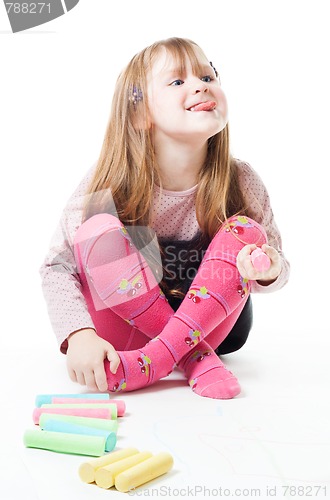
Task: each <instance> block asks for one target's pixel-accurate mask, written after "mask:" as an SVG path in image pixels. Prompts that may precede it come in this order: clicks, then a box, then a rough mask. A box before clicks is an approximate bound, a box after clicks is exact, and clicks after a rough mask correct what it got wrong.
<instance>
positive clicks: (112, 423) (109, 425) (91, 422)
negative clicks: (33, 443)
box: [39, 413, 118, 432]
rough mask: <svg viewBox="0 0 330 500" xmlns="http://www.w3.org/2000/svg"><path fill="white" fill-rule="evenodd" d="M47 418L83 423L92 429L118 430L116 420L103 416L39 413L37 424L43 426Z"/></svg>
mask: <svg viewBox="0 0 330 500" xmlns="http://www.w3.org/2000/svg"><path fill="white" fill-rule="evenodd" d="M48 420H58V421H61V422H69V423H71V424H77V425H84V426H87V427H93V428H94V429H104V430H106V431H110V432H117V431H118V420H107V419H105V418H90V417H76V416H74V415H59V414H58V413H43V414H42V415H40V419H39V426H40V428H41V429H44V428H45V424H46V422H47V421H48Z"/></svg>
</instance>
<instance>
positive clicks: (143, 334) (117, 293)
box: [74, 214, 174, 350]
mask: <svg viewBox="0 0 330 500" xmlns="http://www.w3.org/2000/svg"><path fill="white" fill-rule="evenodd" d="M74 251H75V259H76V263H77V266H78V271H79V273H80V277H81V282H82V287H83V291H84V295H85V298H86V302H87V304H88V309H89V312H90V313H91V316H92V319H93V321H94V324H95V326H96V329H97V332H98V334H100V336H102V337H103V338H105V337H107V338H106V340H108V341H109V342H111V343H112V344H113V345H114V347H115V348H116V349H117V348H118V347H117V346H118V344H119V345H121V346H122V345H123V342H122V341H120V340H119V339H122V338H123V337H124V338H125V342H126V339H127V342H126V347H125V348H123V347H122V349H123V350H127V349H134V348H137V347H141V346H143V345H145V344H146V343H147V342H148V340H149V339H150V338H152V337H154V336H155V335H157V334H158V333H160V332H161V331H162V329H163V328H164V326H165V325H166V323H167V322H168V320H169V319H170V317H171V316H172V315H173V312H174V311H173V310H172V308H171V307H170V305H169V304H168V302H167V300H166V298H165V296H164V294H163V293H162V291H161V289H160V287H159V285H158V281H157V279H156V278H155V276H154V274H153V272H152V271H151V269H150V267H149V266H148V264H147V262H146V261H145V259H144V258H143V256H142V254H141V253H140V252H139V251H138V250H137V249H136V247H135V246H134V245H133V243H132V241H131V238H130V237H129V235H128V233H127V231H126V229H125V227H124V226H123V225H122V223H121V222H120V221H119V220H118V219H117V218H116V217H114V216H112V215H109V214H98V215H95V216H93V217H91V218H90V219H88V220H87V221H86V222H84V223H83V224H82V225H81V226H80V228H79V229H78V231H77V233H76V237H75V241H74ZM110 329H111V331H112V332H113V335H112V336H111V337H115V338H111V339H109V338H108V337H109V336H108V334H107V331H109V330H110ZM116 330H117V331H116ZM135 337H136V338H135ZM137 344H138V345H137Z"/></svg>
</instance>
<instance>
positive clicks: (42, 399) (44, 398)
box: [35, 392, 110, 407]
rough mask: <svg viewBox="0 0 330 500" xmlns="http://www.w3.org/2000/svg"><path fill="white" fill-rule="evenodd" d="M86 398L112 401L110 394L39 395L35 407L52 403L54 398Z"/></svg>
mask: <svg viewBox="0 0 330 500" xmlns="http://www.w3.org/2000/svg"><path fill="white" fill-rule="evenodd" d="M55 397H56V398H84V399H102V400H103V399H110V394H109V393H99V392H97V393H95V394H38V395H37V396H36V400H35V406H36V407H39V406H41V405H43V404H48V403H52V399H53V398H55Z"/></svg>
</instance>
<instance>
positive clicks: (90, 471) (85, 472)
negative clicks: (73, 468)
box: [78, 448, 139, 483]
mask: <svg viewBox="0 0 330 500" xmlns="http://www.w3.org/2000/svg"><path fill="white" fill-rule="evenodd" d="M136 453H139V450H137V449H136V448H124V449H123V450H118V451H113V452H112V453H109V454H108V455H104V456H103V457H100V458H94V459H93V460H89V461H88V462H84V463H82V464H81V465H80V467H79V470H78V473H79V477H80V479H81V480H82V481H84V483H93V482H94V481H95V472H96V471H97V470H98V469H99V468H100V467H105V466H106V465H109V464H112V463H114V462H118V460H122V459H123V458H127V457H130V456H132V455H135V454H136Z"/></svg>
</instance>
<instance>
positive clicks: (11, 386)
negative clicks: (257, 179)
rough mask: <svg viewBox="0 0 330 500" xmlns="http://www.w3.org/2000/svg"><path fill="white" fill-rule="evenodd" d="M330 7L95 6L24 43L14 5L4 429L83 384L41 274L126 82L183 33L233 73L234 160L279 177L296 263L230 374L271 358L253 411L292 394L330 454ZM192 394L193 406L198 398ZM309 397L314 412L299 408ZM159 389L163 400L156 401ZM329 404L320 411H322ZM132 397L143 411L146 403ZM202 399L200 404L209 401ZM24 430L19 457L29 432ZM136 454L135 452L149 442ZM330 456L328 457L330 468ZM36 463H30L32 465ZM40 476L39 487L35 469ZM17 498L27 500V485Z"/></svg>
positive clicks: (3, 153) (6, 75)
mask: <svg viewBox="0 0 330 500" xmlns="http://www.w3.org/2000/svg"><path fill="white" fill-rule="evenodd" d="M327 4H328V2H326V1H318V0H316V1H314V2H304V1H299V2H298V1H286V2H284V1H276V2H275V1H261V0H249V1H238V0H236V1H235V0H234V1H233V0H231V1H229V0H227V1H226V0H209V1H208V2H201V1H200V0H199V1H196V0H189V1H188V0H186V1H184V0H182V1H181V2H178V1H173V0H166V2H155V1H148V0H140V1H139V2H137V1H131V0H123V1H121V2H112V1H110V0H80V2H79V4H78V5H77V6H76V7H75V8H74V9H73V10H72V11H70V12H69V13H67V14H66V15H64V16H62V17H60V18H58V19H56V20H54V21H52V22H50V23H47V24H45V25H43V26H39V27H37V28H35V29H32V30H28V31H26V32H21V33H16V34H12V33H11V30H10V26H9V22H8V19H7V17H6V12H5V7H4V5H3V4H2V3H1V4H0V57H1V78H0V133H1V135H0V137H1V139H0V140H1V147H0V165H1V170H0V175H1V184H0V185H1V194H0V202H1V250H0V251H1V264H2V265H1V289H2V295H1V297H2V298H1V304H2V308H1V310H2V315H1V316H2V317H1V328H2V335H1V345H2V350H1V358H0V359H1V368H0V369H1V380H0V383H1V384H2V385H3V388H2V391H3V394H6V395H7V398H8V399H7V400H6V401H7V403H6V408H7V411H6V413H5V414H6V416H7V417H8V420H7V418H6V419H5V422H4V424H8V423H9V421H10V419H14V420H11V421H12V422H13V421H15V422H17V423H18V422H19V425H20V426H21V427H20V428H21V429H24V428H25V427H27V426H28V425H29V424H30V423H31V422H30V421H29V415H30V412H31V411H32V407H33V400H34V399H33V398H34V395H35V394H36V393H41V392H61V391H62V392H70V391H71V392H76V391H77V390H78V391H80V390H81V389H80V387H79V386H76V385H74V384H72V383H71V382H69V381H68V380H67V377H66V373H65V359H64V357H63V356H62V355H60V354H59V352H58V350H57V345H56V342H55V338H54V335H53V333H52V331H51V327H50V324H49V320H48V316H47V312H46V306H45V303H44V301H43V297H42V293H41V288H40V278H39V274H38V269H39V267H40V265H41V262H42V260H43V258H44V256H45V254H46V252H47V249H48V244H49V241H50V238H51V236H52V234H53V231H54V230H55V227H56V224H57V221H58V219H59V217H60V214H61V210H62V208H63V206H64V204H65V202H66V201H67V199H68V197H69V196H70V194H71V193H72V191H73V190H74V189H75V187H76V185H77V184H78V183H79V181H80V179H81V178H82V176H83V175H84V174H85V172H86V171H87V169H88V168H89V167H90V166H91V164H92V163H93V162H94V161H95V160H96V159H97V157H98V155H99V152H100V148H101V144H102V141H103V135H104V132H105V127H106V123H107V120H108V116H109V111H110V105H111V99H112V92H113V88H114V84H115V80H116V78H117V76H118V73H119V72H120V70H121V69H122V68H123V67H124V66H125V65H126V63H127V62H128V61H129V59H130V58H131V57H132V56H133V55H134V54H135V53H136V52H138V51H139V50H141V49H142V48H144V47H145V46H146V45H149V44H151V43H153V42H154V41H155V40H158V39H161V38H167V37H170V36H180V37H188V38H191V39H193V40H194V41H195V42H197V43H198V44H199V45H200V46H201V47H202V49H203V50H204V52H205V53H206V54H207V56H208V57H209V59H210V60H211V61H212V62H213V63H214V65H215V66H216V67H217V69H218V71H219V73H220V76H221V80H222V84H223V88H224V91H225V93H226V95H227V99H228V104H229V124H230V131H231V148H232V152H233V154H234V156H236V157H238V158H241V159H243V160H246V161H248V162H249V163H250V164H251V165H252V166H253V168H255V169H256V170H257V172H258V173H259V174H260V176H261V177H262V179H263V180H264V182H265V184H266V186H267V188H268V190H269V193H270V196H271V201H272V206H273V210H274V212H275V217H276V221H277V223H278V226H279V228H280V230H281V233H282V238H283V249H284V252H285V253H286V255H287V257H288V258H289V260H290V262H291V265H292V273H291V279H290V283H289V284H288V285H287V286H286V287H285V288H284V289H283V290H281V291H279V292H276V293H275V294H271V295H269V294H267V295H263V296H257V297H254V303H255V326H254V337H253V338H252V339H251V343H250V347H246V350H245V351H244V353H243V354H241V353H238V354H237V355H236V357H235V358H234V356H233V357H229V358H228V359H230V360H232V361H230V362H231V363H233V364H232V365H231V367H235V368H236V371H237V369H238V370H239V371H240V370H241V374H240V380H241V382H242V385H243V386H244V382H245V381H244V378H245V377H246V379H247V380H246V383H248V382H249V377H248V373H249V370H250V369H251V363H252V364H253V363H256V364H257V369H256V371H257V375H256V378H255V380H253V384H252V387H253V390H252V391H251V392H252V394H258V396H260V399H258V398H257V399H258V401H257V402H255V404H254V405H253V406H252V407H249V406H248V407H247V408H250V409H251V408H258V411H259V409H262V408H264V397H266V399H267V398H268V397H269V398H270V400H271V401H273V403H274V405H275V406H274V408H277V402H278V400H277V399H276V397H279V398H281V397H282V396H283V395H285V403H284V405H286V406H285V408H287V412H288V415H289V414H290V415H292V411H294V410H293V408H295V409H296V410H295V411H297V413H295V414H294V415H295V417H294V418H293V420H294V422H295V423H297V422H298V421H300V419H301V418H303V421H304V422H305V423H306V425H307V422H309V421H310V419H312V422H313V424H312V427H313V429H317V432H319V433H320V434H319V436H318V438H319V441H320V442H321V441H322V442H323V443H325V445H327V446H328V447H329V446H330V439H329V433H328V430H327V427H326V426H325V425H324V426H322V424H321V422H323V419H324V418H325V417H324V416H325V415H327V412H329V399H328V398H329V396H328V392H329V381H330V380H329V371H328V368H327V357H328V352H329V348H330V341H329V332H330V329H329V325H328V307H327V305H328V297H329V291H328V289H329V286H328V282H329V277H328V267H329V266H328V251H329V227H328V226H329V224H328V217H329V215H328V203H327V201H328V180H326V179H327V175H328V170H329V157H328V148H329V113H330V99H329V88H330V76H329V63H328V59H329V49H328V47H329V44H330V36H329V18H328V15H327ZM249 349H250V350H249ZM242 352H243V351H242ZM274 353H276V355H275V354H274ZM258 363H259V364H258ZM270 371H271V373H270ZM267 374H268V377H270V381H271V382H270V388H269V386H268V385H267V380H268V379H267ZM258 384H261V387H262V390H261V392H258V387H259V388H260V386H259V385H258ZM263 384H264V385H263ZM272 384H275V388H276V391H275V394H276V396H274V397H272V392H271V391H272V390H273V389H274V387H273V385H272ZM180 391H183V392H182V393H181V392H180V398H182V397H183V396H182V395H187V394H188V391H189V389H188V388H186V387H180ZM253 391H255V392H253ZM297 393H298V396H299V398H300V399H299V404H298V406H296V407H294V401H297V400H296V399H295V398H297ZM145 394H149V397H151V398H152V397H155V394H156V393H153V392H151V393H150V392H149V393H148V392H147V393H145ZM173 394H174V393H173ZM13 395H15V397H14V396H13ZM16 396H17V397H20V398H23V399H24V398H25V403H26V406H25V409H24V411H23V417H22V418H18V416H17V411H18V408H17V407H16V406H15V401H17V399H16ZM317 396H318V397H319V398H320V399H317V402H318V403H319V404H320V407H318V406H317V405H316V406H315V403H316V400H314V398H316V397H317ZM166 397H170V396H168V393H166ZM192 397H193V396H192ZM291 397H292V399H291ZM127 398H130V400H131V401H132V402H133V403H134V404H137V405H138V404H140V403H139V402H138V401H141V396H140V400H139V399H138V397H137V395H136V394H134V395H127ZM187 398H188V399H189V398H190V394H189V396H187ZM310 398H312V399H310ZM200 399H201V398H200ZM151 400H152V399H151ZM189 401H190V399H189ZM312 401H313V403H312ZM275 402H276V404H275ZM149 403H150V401H149ZM211 403H214V404H216V402H214V401H212V402H210V401H206V400H205V399H203V401H202V403H201V402H200V401H199V402H198V404H199V407H198V408H199V411H200V413H201V414H202V412H203V411H205V408H209V407H210V404H211ZM227 403H228V402H227ZM231 403H232V404H233V405H235V404H237V403H236V402H231ZM145 404H148V398H146V403H145ZM190 404H192V405H194V404H197V403H196V397H195V398H193V399H192V400H191V401H190ZM247 404H248V403H247ZM267 404H269V400H268V402H267ZM281 404H283V401H282V402H281ZM304 404H306V405H307V407H308V410H306V408H305V406H304ZM29 405H30V406H29ZM201 405H204V407H203V406H201ZM292 405H293V406H292ZM299 405H301V406H299ZM298 407H299V408H300V410H299V411H298V410H297V408H298ZM202 408H204V409H202ZM212 408H213V407H212ZM217 408H218V407H217ZM226 408H229V411H231V408H232V407H228V406H226ZM233 408H235V406H233ZM212 411H213V410H212ZM240 411H241V410H240ZM251 411H252V413H251V415H254V413H253V410H251ZM261 413H262V412H261ZM259 415H260V412H259ZM283 415H285V413H284V414H283ZM288 415H287V416H288ZM302 415H303V417H302ZM3 418H5V417H3ZM15 419H16V420H15ZM304 419H305V420H304ZM261 420H262V421H263V422H268V423H269V420H268V419H267V418H266V419H265V421H264V420H263V419H262V418H261ZM283 422H285V418H284V417H283ZM324 422H325V420H324ZM266 427H267V424H266ZM20 428H19V429H20ZM294 428H295V426H294V425H293V422H292V429H294ZM292 429H291V430H290V432H291V431H292ZM303 433H304V426H302V434H303ZM15 435H16V439H17V447H18V448H19V446H20V445H21V435H20V434H19V432H18V433H16V434H15ZM316 441H317V440H316ZM317 442H318V441H317ZM314 444H315V443H314ZM128 445H130V446H135V443H134V440H133V439H130V440H129V441H128ZM164 447H165V449H166V442H164V443H163V446H162V447H161V449H164ZM26 451H27V452H29V451H31V450H26ZM41 453H42V452H41ZM322 453H323V452H322ZM298 454H299V453H298ZM43 456H44V455H43ZM326 456H329V453H328V455H326ZM322 457H323V455H318V458H319V461H320V463H322V464H324V465H325V464H326V461H325V462H324V460H323V458H322ZM29 458H30V456H29V455H26V456H24V458H23V462H24V463H25V467H27V468H29V466H28V465H27V463H29ZM313 463H314V466H315V470H314V469H313V467H312V468H310V467H309V468H308V469H306V470H308V471H309V472H310V473H311V476H310V479H311V480H312V479H315V480H319V482H320V481H321V479H322V481H325V476H324V474H323V473H322V470H321V469H322V467H321V469H320V463H319V462H318V461H317V460H315V459H314V458H313ZM328 465H329V464H328ZM38 467H39V465H38ZM179 469H180V467H178V470H179ZM256 470H258V471H260V467H259V468H258V466H256ZM317 470H318V471H320V470H321V472H320V474H321V475H319V476H318V473H317ZM327 470H328V471H329V470H330V466H328V469H327ZM314 471H315V474H314ZM29 474H30V475H31V477H33V481H37V480H36V478H35V476H36V475H37V474H33V467H32V468H31V470H29ZM178 474H179V473H178ZM290 474H291V475H290ZM304 474H305V472H303V469H301V471H300V473H299V472H297V473H295V474H293V473H291V472H290V473H289V472H288V475H287V477H288V478H289V479H290V478H291V479H292V478H293V479H294V478H296V479H297V478H298V479H299V480H300V479H301V478H302V477H305V478H307V479H306V480H308V476H306V474H305V475H304ZM322 474H323V475H322ZM329 475H330V473H328V479H329ZM9 476H10V474H9ZM247 476H248V474H247ZM252 476H253V474H252V475H251V477H252ZM266 476H267V474H266V475H265V477H266ZM275 476H276V474H275ZM275 476H273V477H275ZM284 476H285V474H284ZM284 476H283V474H282V476H281V477H282V479H283V477H284ZM179 477H180V475H179ZM278 477H279V476H278ZM258 480H260V478H259V479H257V483H258ZM35 484H37V486H35V488H37V489H38V491H39V493H38V494H39V495H40V498H47V500H48V498H52V497H51V496H49V495H50V493H49V492H48V493H47V494H46V495H45V496H43V493H42V492H43V491H44V490H43V489H42V488H41V487H40V485H39V484H38V483H35ZM270 484H271V482H270ZM73 491H74V490H73ZM83 491H86V490H83ZM95 492H96V490H95V489H93V491H92V493H93V494H94V495H95V494H96V493H95ZM328 493H329V492H328ZM10 495H12V496H9V497H8V498H14V495H15V491H14V490H13V491H12V492H11V493H10ZM47 495H48V496H47ZM54 495H55V494H54ZM32 497H33V496H31V498H32ZM54 498H55V496H54ZM84 498H85V497H84ZM86 498H87V497H86Z"/></svg>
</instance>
